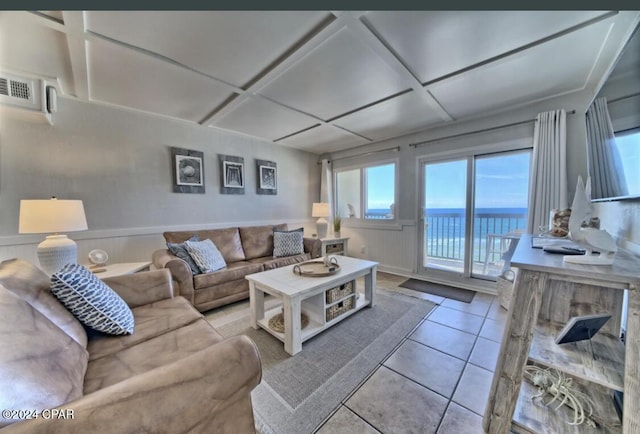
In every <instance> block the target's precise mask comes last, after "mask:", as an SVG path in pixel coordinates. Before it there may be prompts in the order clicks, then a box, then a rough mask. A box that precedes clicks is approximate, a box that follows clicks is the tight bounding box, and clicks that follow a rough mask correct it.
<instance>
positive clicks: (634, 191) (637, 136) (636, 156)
mask: <svg viewBox="0 0 640 434" xmlns="http://www.w3.org/2000/svg"><path fill="white" fill-rule="evenodd" d="M615 136H616V146H617V148H618V152H620V159H621V160H622V166H623V171H624V176H625V180H626V182H627V194H628V195H629V196H638V195H640V170H638V167H640V128H635V129H632V130H628V131H621V132H618V133H616V134H615Z"/></svg>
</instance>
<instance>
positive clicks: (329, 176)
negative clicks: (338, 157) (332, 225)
mask: <svg viewBox="0 0 640 434" xmlns="http://www.w3.org/2000/svg"><path fill="white" fill-rule="evenodd" d="M320 202H325V203H328V204H329V210H330V214H331V215H330V216H329V218H328V219H327V221H329V222H330V221H332V220H333V216H334V211H335V210H334V209H333V169H332V168H331V160H328V159H323V160H322V174H321V177H320Z"/></svg>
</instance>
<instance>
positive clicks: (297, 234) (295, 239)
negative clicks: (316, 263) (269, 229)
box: [273, 228, 304, 258]
mask: <svg viewBox="0 0 640 434" xmlns="http://www.w3.org/2000/svg"><path fill="white" fill-rule="evenodd" d="M303 232H304V229H303V228H300V229H294V230H292V231H279V230H277V229H274V230H273V257H274V258H280V257H282V256H293V255H301V254H303V253H304V241H303Z"/></svg>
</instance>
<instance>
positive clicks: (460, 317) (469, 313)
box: [205, 272, 507, 434]
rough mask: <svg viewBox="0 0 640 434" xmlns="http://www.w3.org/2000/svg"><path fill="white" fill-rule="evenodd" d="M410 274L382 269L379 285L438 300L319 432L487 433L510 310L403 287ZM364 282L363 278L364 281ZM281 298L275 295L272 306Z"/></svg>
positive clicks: (493, 300) (218, 316)
mask: <svg viewBox="0 0 640 434" xmlns="http://www.w3.org/2000/svg"><path fill="white" fill-rule="evenodd" d="M405 280H406V278H405V277H402V276H395V275H392V274H388V273H382V272H378V276H377V284H378V287H380V288H384V289H387V290H393V291H398V292H401V293H404V294H406V295H409V296H412V297H417V298H422V299H425V300H430V301H433V302H434V303H437V304H438V306H437V307H435V308H434V309H433V310H432V311H431V312H430V313H429V314H428V315H427V316H426V317H425V318H424V319H423V320H422V322H421V323H420V324H418V325H417V326H416V328H415V329H414V330H413V331H412V333H410V334H409V336H407V337H406V338H405V340H404V342H402V343H401V344H400V345H399V346H398V347H397V349H396V350H395V351H394V352H393V353H392V354H390V355H389V357H388V358H387V359H385V360H384V361H383V362H382V363H381V364H380V365H379V366H378V368H377V369H376V370H375V371H374V372H373V373H372V375H371V376H369V378H368V379H367V380H365V381H364V382H363V383H362V384H361V385H360V387H358V388H357V389H356V390H355V391H354V392H353V393H351V394H350V395H349V396H348V397H346V398H345V399H344V400H343V402H342V403H341V405H340V406H339V407H338V408H336V409H335V411H334V412H333V413H332V414H331V415H330V416H329V417H328V419H327V420H326V421H325V422H324V423H323V424H321V426H320V427H319V429H318V430H317V431H316V433H317V434H345V433H348V434H351V433H354V434H357V433H362V434H370V433H385V434H396V433H420V434H429V433H438V434H475V433H483V430H482V416H483V414H484V409H485V405H486V402H487V398H488V396H489V389H490V387H491V381H492V378H493V370H494V369H495V365H496V361H497V358H498V352H499V351H500V340H501V338H502V334H503V331H504V327H505V325H506V319H507V315H506V310H504V309H502V308H501V307H500V303H499V300H498V299H497V297H494V296H491V295H487V294H482V293H477V294H476V295H475V296H474V298H473V301H472V302H471V303H462V302H459V301H455V300H450V299H446V298H444V297H438V296H435V295H431V294H425V293H422V292H418V291H413V290H410V289H406V288H402V287H399V286H398V285H400V284H401V283H402V282H404V281H405ZM361 285H362V282H361V283H359V286H361ZM274 303H276V304H277V303H278V301H277V300H275V299H272V298H271V297H268V298H267V305H270V304H274ZM247 309H248V302H240V303H234V304H232V305H229V306H225V307H223V308H219V309H215V310H214V311H211V312H207V313H206V314H205V316H206V317H207V319H208V320H209V321H210V322H211V323H212V324H213V325H214V327H215V326H216V325H222V324H225V323H227V322H228V321H230V320H233V319H234V318H235V317H240V316H243V315H246V312H247Z"/></svg>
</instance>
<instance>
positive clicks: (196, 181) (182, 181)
mask: <svg viewBox="0 0 640 434" xmlns="http://www.w3.org/2000/svg"><path fill="white" fill-rule="evenodd" d="M203 155H204V154H203V153H202V152H200V151H193V150H189V149H183V148H173V147H172V148H171V162H172V166H173V191H174V193H204V192H205V188H204V158H203Z"/></svg>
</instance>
